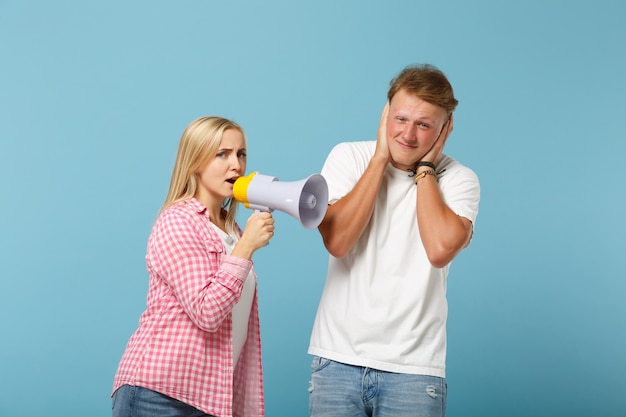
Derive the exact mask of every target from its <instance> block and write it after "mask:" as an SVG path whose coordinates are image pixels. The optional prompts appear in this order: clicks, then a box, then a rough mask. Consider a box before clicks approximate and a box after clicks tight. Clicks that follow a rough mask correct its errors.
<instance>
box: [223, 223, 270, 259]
mask: <svg viewBox="0 0 626 417" xmlns="http://www.w3.org/2000/svg"><path fill="white" fill-rule="evenodd" d="M273 236H274V217H272V213H270V212H267V211H262V212H256V213H253V214H252V215H251V216H250V217H249V218H248V220H247V222H246V227H245V229H244V231H243V234H242V235H241V238H240V239H239V242H237V244H236V245H235V247H234V248H233V251H232V252H231V255H233V256H238V257H240V258H245V259H252V254H253V253H254V252H255V251H256V250H257V249H260V248H262V247H263V246H266V245H267V244H268V243H269V242H270V239H271V238H272V237H273Z"/></svg>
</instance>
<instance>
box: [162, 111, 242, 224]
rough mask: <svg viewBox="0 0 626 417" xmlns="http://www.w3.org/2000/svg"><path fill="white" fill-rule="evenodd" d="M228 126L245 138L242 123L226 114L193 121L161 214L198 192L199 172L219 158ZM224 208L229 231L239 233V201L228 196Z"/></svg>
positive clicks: (184, 136)
mask: <svg viewBox="0 0 626 417" xmlns="http://www.w3.org/2000/svg"><path fill="white" fill-rule="evenodd" d="M228 129H237V130H238V131H240V132H241V134H242V135H243V136H244V140H245V132H244V130H243V129H242V128H241V126H239V125H238V124H237V123H235V122H233V121H231V120H228V119H225V118H223V117H218V116H205V117H200V118H198V119H196V120H194V121H192V122H191V123H189V125H188V126H187V127H186V128H185V131H184V132H183V134H182V136H181V138H180V143H179V144H178V154H177V155H176V163H175V164H174V170H173V171H172V179H171V181H170V188H169V191H168V193H167V197H166V198H165V202H164V203H163V206H162V207H161V210H160V213H161V212H163V210H165V209H166V208H168V207H169V206H171V205H172V204H175V203H177V202H179V201H185V200H188V199H190V198H192V197H194V196H195V195H196V192H197V191H198V174H199V172H200V171H201V170H202V168H204V167H205V166H206V165H207V164H208V163H209V162H210V161H211V160H212V159H213V158H215V155H216V154H217V151H218V150H219V147H220V143H221V142H222V137H223V135H224V132H225V131H226V130H228ZM222 207H223V208H224V209H225V211H226V230H228V231H229V232H232V233H236V232H237V231H236V227H235V215H236V211H237V201H236V200H234V199H232V198H229V199H226V200H224V204H223V206H222Z"/></svg>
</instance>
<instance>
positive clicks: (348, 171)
mask: <svg viewBox="0 0 626 417" xmlns="http://www.w3.org/2000/svg"><path fill="white" fill-rule="evenodd" d="M367 148H368V146H367V145H366V142H362V143H348V142H343V143H339V144H337V145H335V147H334V148H333V149H332V150H331V151H330V153H329V154H328V157H327V158H326V161H325V162H324V166H323V167H322V171H321V175H322V176H323V177H324V179H325V180H326V183H327V184H328V203H329V204H334V203H336V202H337V200H339V199H341V198H342V197H344V196H345V195H346V194H348V193H349V192H350V191H352V189H353V188H354V186H355V185H356V183H357V181H358V180H359V178H361V175H362V174H363V172H364V171H365V168H367V165H368V163H369V160H370V158H371V155H369V154H368V152H367Z"/></svg>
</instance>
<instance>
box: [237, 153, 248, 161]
mask: <svg viewBox="0 0 626 417" xmlns="http://www.w3.org/2000/svg"><path fill="white" fill-rule="evenodd" d="M237 156H238V157H239V158H241V159H246V157H247V156H248V154H247V153H245V152H239V154H237Z"/></svg>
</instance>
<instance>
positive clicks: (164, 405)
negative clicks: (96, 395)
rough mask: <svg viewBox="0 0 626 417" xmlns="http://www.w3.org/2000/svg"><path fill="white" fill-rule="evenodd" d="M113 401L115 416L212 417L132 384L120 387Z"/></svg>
mask: <svg viewBox="0 0 626 417" xmlns="http://www.w3.org/2000/svg"><path fill="white" fill-rule="evenodd" d="M112 403H113V417H152V416H154V417H212V416H210V415H209V414H205V413H203V412H202V411H200V410H198V409H197V408H194V407H192V406H190V405H188V404H185V403H184V402H182V401H178V400H176V399H174V398H170V397H168V396H167V395H163V394H161V393H159V392H156V391H152V390H149V389H147V388H143V387H136V386H132V385H122V386H121V387H119V388H118V389H117V390H116V391H115V393H114V394H113V399H112Z"/></svg>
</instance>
